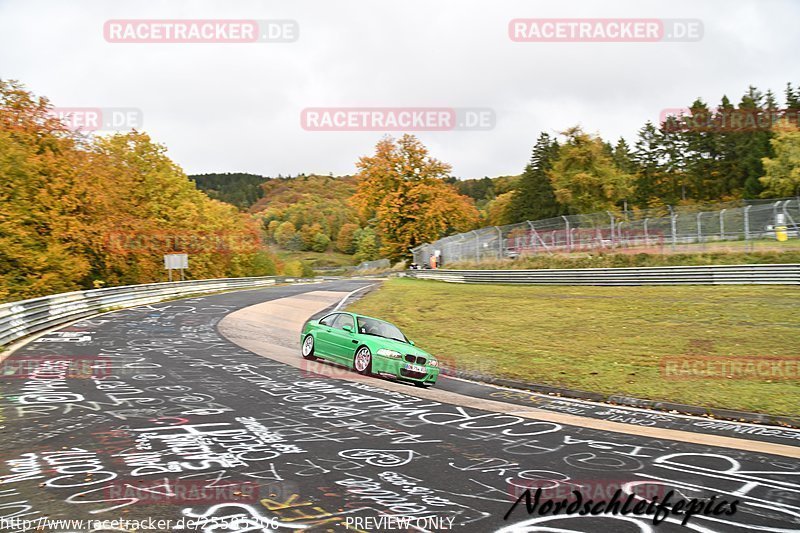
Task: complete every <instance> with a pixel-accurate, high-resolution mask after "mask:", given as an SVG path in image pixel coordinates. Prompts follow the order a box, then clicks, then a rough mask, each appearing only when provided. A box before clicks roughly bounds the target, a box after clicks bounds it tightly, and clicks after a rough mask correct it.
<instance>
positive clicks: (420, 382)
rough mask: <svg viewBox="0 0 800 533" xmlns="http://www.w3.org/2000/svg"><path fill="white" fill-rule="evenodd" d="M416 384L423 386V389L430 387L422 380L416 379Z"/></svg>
mask: <svg viewBox="0 0 800 533" xmlns="http://www.w3.org/2000/svg"><path fill="white" fill-rule="evenodd" d="M414 385H416V386H417V387H422V388H423V389H427V388H428V384H427V383H424V382H422V381H415V382H414Z"/></svg>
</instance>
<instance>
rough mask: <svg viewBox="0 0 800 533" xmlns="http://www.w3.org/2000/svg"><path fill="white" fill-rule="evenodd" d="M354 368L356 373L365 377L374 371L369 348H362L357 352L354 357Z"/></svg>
mask: <svg viewBox="0 0 800 533" xmlns="http://www.w3.org/2000/svg"><path fill="white" fill-rule="evenodd" d="M353 367H354V368H355V369H356V372H358V373H359V374H362V375H364V376H366V375H368V374H369V373H370V372H371V371H372V353H371V352H370V351H369V348H367V347H366V346H362V347H361V348H359V349H358V350H356V355H355V356H354V357H353Z"/></svg>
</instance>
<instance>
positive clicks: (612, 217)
mask: <svg viewBox="0 0 800 533" xmlns="http://www.w3.org/2000/svg"><path fill="white" fill-rule="evenodd" d="M606 213H608V216H610V217H611V246H612V247H613V246H614V213H612V212H611V211H606Z"/></svg>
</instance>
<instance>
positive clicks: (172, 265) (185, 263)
mask: <svg viewBox="0 0 800 533" xmlns="http://www.w3.org/2000/svg"><path fill="white" fill-rule="evenodd" d="M182 268H189V255H188V254H167V255H165V256H164V270H180V269H182Z"/></svg>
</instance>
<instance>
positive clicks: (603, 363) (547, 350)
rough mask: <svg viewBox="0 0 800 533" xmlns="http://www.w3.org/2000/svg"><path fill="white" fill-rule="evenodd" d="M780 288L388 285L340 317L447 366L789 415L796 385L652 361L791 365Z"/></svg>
mask: <svg viewBox="0 0 800 533" xmlns="http://www.w3.org/2000/svg"><path fill="white" fill-rule="evenodd" d="M798 304H800V291H798V289H797V288H796V287H790V286H715V287H708V286H680V287H568V286H555V287H554V286H547V287H543V286H508V285H460V284H448V283H442V282H437V281H422V280H411V279H391V280H389V281H387V282H386V283H385V284H384V285H383V286H382V287H381V288H380V289H379V290H377V291H374V292H372V293H371V294H369V295H368V296H366V297H365V298H363V299H362V300H360V301H358V302H356V303H355V304H354V305H352V306H351V308H350V310H353V311H355V312H359V313H364V314H367V315H372V316H376V317H381V318H384V319H387V320H389V321H391V322H394V323H395V324H397V325H398V326H399V327H400V328H401V329H403V331H404V332H405V333H406V335H407V336H408V337H409V338H411V339H413V340H415V341H416V342H417V343H418V344H419V345H420V346H421V347H422V348H424V349H426V350H429V351H431V352H432V353H433V354H435V355H438V356H439V357H442V358H446V359H449V360H451V361H454V363H455V364H456V365H457V368H462V369H464V370H468V371H469V370H472V371H479V372H484V373H488V374H491V375H495V376H499V377H506V378H511V379H519V380H524V381H528V382H533V383H542V384H548V385H554V386H561V387H567V388H575V389H582V390H587V391H594V392H600V393H604V394H614V393H622V394H626V395H630V396H634V397H639V398H647V399H652V400H669V401H674V402H680V403H686V404H692V405H701V406H708V407H720V408H729V409H739V410H746V411H756V412H762V413H769V414H774V415H789V416H791V415H795V416H796V415H798V414H800V383H798V381H796V380H795V381H780V380H779V381H774V382H769V381H754V380H746V379H741V378H740V379H715V380H674V379H665V378H664V377H663V376H662V370H661V367H660V363H661V360H662V358H664V357H689V358H692V357H696V356H700V355H708V356H749V357H766V356H773V357H774V356H784V357H795V358H797V357H800V313H798Z"/></svg>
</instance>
